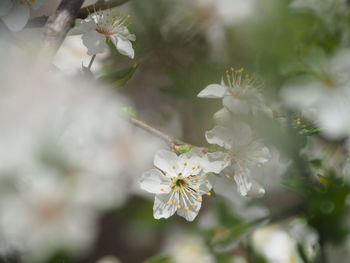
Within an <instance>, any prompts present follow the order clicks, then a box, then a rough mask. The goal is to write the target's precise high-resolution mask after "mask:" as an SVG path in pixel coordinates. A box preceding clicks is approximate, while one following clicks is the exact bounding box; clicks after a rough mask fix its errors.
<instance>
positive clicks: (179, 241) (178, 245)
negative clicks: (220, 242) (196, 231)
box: [165, 233, 216, 263]
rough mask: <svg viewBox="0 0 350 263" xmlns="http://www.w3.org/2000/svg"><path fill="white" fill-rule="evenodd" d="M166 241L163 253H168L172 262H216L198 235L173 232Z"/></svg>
mask: <svg viewBox="0 0 350 263" xmlns="http://www.w3.org/2000/svg"><path fill="white" fill-rule="evenodd" d="M167 243H168V244H167V246H166V247H165V253H166V254H167V255H169V257H170V260H171V262H173V263H215V262H216V260H215V258H214V256H213V255H212V254H211V253H210V252H209V249H208V247H207V246H206V245H205V243H204V240H203V239H202V238H201V237H200V236H197V235H191V234H179V233H175V234H174V235H171V236H170V238H169V239H168V240H167Z"/></svg>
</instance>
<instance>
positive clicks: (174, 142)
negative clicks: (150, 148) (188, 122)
mask: <svg viewBox="0 0 350 263" xmlns="http://www.w3.org/2000/svg"><path fill="white" fill-rule="evenodd" d="M130 121H131V123H132V124H134V125H135V126H137V127H140V128H142V129H143V130H145V131H147V132H149V133H152V134H153V135H155V136H157V137H159V138H161V139H162V140H163V141H165V142H166V143H167V144H169V146H170V148H171V149H172V150H174V151H177V150H178V146H180V145H190V144H188V143H185V142H183V141H181V140H178V139H176V138H174V137H171V136H169V135H167V134H165V133H163V132H161V131H159V130H157V129H156V128H153V127H151V126H150V125H148V124H147V123H145V122H143V121H140V120H136V119H131V120H130Z"/></svg>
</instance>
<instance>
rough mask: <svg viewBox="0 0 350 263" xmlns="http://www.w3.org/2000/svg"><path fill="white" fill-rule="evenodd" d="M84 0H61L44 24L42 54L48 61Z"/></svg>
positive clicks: (72, 23) (72, 22) (71, 24)
mask: <svg viewBox="0 0 350 263" xmlns="http://www.w3.org/2000/svg"><path fill="white" fill-rule="evenodd" d="M83 2H84V0H74V1H72V0H62V2H61V4H60V5H59V6H58V8H57V10H56V12H55V13H54V14H52V15H51V16H50V17H49V19H48V20H47V22H46V24H45V31H44V40H43V48H42V55H44V58H45V59H46V60H47V59H48V60H49V61H51V59H52V58H53V56H54V55H55V54H56V52H57V50H58V48H59V47H60V46H61V44H62V42H63V40H64V39H65V37H66V35H67V33H68V31H69V30H70V29H71V27H72V26H73V25H74V21H75V18H76V17H77V14H78V12H79V10H80V8H81V6H82V4H83Z"/></svg>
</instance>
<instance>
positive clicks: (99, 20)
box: [70, 9, 136, 58]
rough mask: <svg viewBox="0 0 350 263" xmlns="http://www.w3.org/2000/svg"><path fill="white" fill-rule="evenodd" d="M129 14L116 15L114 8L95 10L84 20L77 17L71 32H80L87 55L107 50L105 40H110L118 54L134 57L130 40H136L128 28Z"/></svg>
mask: <svg viewBox="0 0 350 263" xmlns="http://www.w3.org/2000/svg"><path fill="white" fill-rule="evenodd" d="M128 18H129V16H126V15H122V14H121V15H117V13H116V11H115V10H112V9H107V10H104V11H101V10H99V11H96V12H94V13H93V14H91V15H90V16H89V17H88V18H86V19H85V20H81V19H78V20H77V23H76V26H75V27H74V28H73V29H72V30H71V31H70V33H71V34H82V39H83V43H84V45H85V46H86V47H87V49H88V54H89V55H95V54H97V53H104V52H106V51H107V50H108V46H107V43H106V41H107V40H110V41H112V43H113V44H114V46H115V47H116V48H117V50H118V51H119V53H120V54H122V55H125V56H128V57H130V58H134V55H135V52H134V49H133V47H132V43H131V41H135V40H136V36H135V35H134V34H130V33H129V30H128V25H129V24H127V23H128V22H127V20H128Z"/></svg>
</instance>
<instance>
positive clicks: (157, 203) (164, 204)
mask: <svg viewBox="0 0 350 263" xmlns="http://www.w3.org/2000/svg"><path fill="white" fill-rule="evenodd" d="M178 202H179V200H178V195H177V194H175V192H170V193H168V194H159V195H156V197H155V199H154V205H153V216H154V218H155V219H160V218H169V217H171V216H172V215H173V214H174V213H175V211H176V209H177V205H178Z"/></svg>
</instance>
